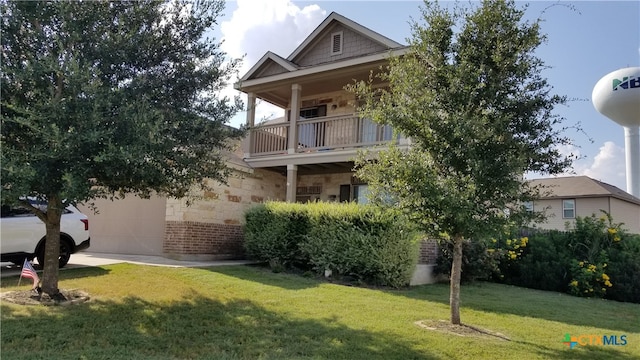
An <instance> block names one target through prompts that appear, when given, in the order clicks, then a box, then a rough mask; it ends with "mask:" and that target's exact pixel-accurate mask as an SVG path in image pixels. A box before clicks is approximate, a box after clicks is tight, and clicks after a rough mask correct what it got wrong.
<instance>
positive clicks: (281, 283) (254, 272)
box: [203, 265, 322, 290]
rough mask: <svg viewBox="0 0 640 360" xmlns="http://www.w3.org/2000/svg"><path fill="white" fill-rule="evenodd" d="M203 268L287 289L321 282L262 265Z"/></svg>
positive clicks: (302, 287) (303, 287) (314, 285)
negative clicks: (272, 269)
mask: <svg viewBox="0 0 640 360" xmlns="http://www.w3.org/2000/svg"><path fill="white" fill-rule="evenodd" d="M203 269H206V270H210V271H212V272H216V273H220V274H224V275H227V276H232V277H235V278H238V279H242V280H247V281H254V282H259V283H261V284H263V285H268V286H276V287H279V288H282V289H287V290H303V289H309V288H313V287H317V286H318V285H320V284H321V283H322V282H321V281H318V279H316V278H312V277H304V276H302V274H292V273H287V272H281V273H274V272H273V271H271V269H270V268H269V267H268V266H264V265H244V266H214V267H207V268H203Z"/></svg>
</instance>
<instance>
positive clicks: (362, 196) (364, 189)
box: [353, 185, 369, 205]
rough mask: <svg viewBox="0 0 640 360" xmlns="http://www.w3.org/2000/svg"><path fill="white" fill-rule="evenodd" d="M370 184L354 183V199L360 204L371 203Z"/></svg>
mask: <svg viewBox="0 0 640 360" xmlns="http://www.w3.org/2000/svg"><path fill="white" fill-rule="evenodd" d="M368 195H369V186H368V185H353V200H354V201H355V202H357V203H358V204H363V205H364V204H368V203H369V198H368Z"/></svg>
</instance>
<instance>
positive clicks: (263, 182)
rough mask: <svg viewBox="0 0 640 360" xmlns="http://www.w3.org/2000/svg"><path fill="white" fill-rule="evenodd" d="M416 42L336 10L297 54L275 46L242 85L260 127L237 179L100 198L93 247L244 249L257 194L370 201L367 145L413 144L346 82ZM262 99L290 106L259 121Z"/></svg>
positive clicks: (428, 250) (216, 253)
mask: <svg viewBox="0 0 640 360" xmlns="http://www.w3.org/2000/svg"><path fill="white" fill-rule="evenodd" d="M407 50H408V48H407V47H406V46H403V45H401V44H399V43H397V42H395V41H393V40H391V39H389V38H386V37H384V36H382V35H380V34H378V33H376V32H374V31H372V30H370V29H368V28H366V27H364V26H362V25H360V24H358V23H356V22H354V21H351V20H349V19H347V18H345V17H343V16H341V15H339V14H336V13H331V14H330V15H329V16H328V17H327V18H326V19H325V20H324V21H323V22H322V23H321V24H320V25H319V26H318V27H317V28H316V29H315V30H314V31H313V32H312V33H311V34H310V35H309V36H308V37H307V38H306V40H304V41H303V42H302V43H301V44H300V46H298V48H296V49H295V50H294V51H293V52H292V53H291V54H290V55H289V56H288V57H287V58H283V57H281V56H279V55H277V54H274V53H272V52H267V53H266V54H265V55H264V56H263V57H262V58H261V59H260V60H259V61H258V62H257V63H256V64H255V65H254V66H253V67H252V68H251V69H250V70H249V71H248V72H247V73H246V74H245V75H244V76H242V78H241V79H240V80H239V81H238V83H237V84H236V85H235V87H236V89H237V90H239V91H242V92H244V93H246V94H247V97H248V104H247V109H248V111H247V120H246V121H247V124H248V125H249V126H250V127H251V131H250V132H249V135H248V137H247V139H245V140H244V141H243V143H242V146H241V147H240V148H239V149H238V151H236V152H235V153H232V154H227V163H228V164H229V165H230V166H231V167H232V168H233V169H234V173H233V175H232V176H231V177H230V178H229V180H228V184H227V185H219V184H212V185H214V186H215V189H216V190H215V191H212V192H207V193H204V194H200V195H201V196H202V199H201V200H199V201H196V202H194V203H193V204H191V205H190V206H187V204H186V201H185V200H182V199H177V200H176V199H166V198H163V197H155V198H152V199H150V200H141V199H138V198H135V197H129V198H127V199H125V200H119V201H116V202H109V201H98V202H97V205H98V208H99V209H100V214H98V215H91V212H90V211H87V213H88V214H89V216H90V217H91V218H92V219H91V224H92V247H91V250H92V251H97V252H117V253H130V254H147V255H162V256H167V257H172V258H178V259H198V258H201V259H211V258H234V257H239V256H242V222H243V218H244V212H245V211H246V210H247V209H248V208H249V207H251V206H254V205H255V204H257V203H261V202H263V201H266V200H286V201H289V202H295V201H298V202H306V201H316V200H321V201H359V202H362V201H365V200H366V196H365V195H366V184H362V183H360V182H359V181H358V180H357V179H356V178H355V177H354V176H353V171H352V169H353V165H354V164H353V159H354V158H355V156H356V155H357V153H358V151H360V150H362V149H373V148H374V146H376V145H381V144H385V143H388V142H390V141H393V142H396V143H398V145H399V146H408V140H406V139H404V138H402V137H397V136H395V135H394V134H393V131H392V129H391V128H390V127H388V126H381V125H378V124H375V123H373V122H372V121H370V120H368V119H366V118H362V117H361V116H359V114H358V113H357V112H356V103H357V99H356V98H355V96H354V95H353V94H351V93H349V92H347V91H345V90H344V87H345V85H347V84H350V83H353V82H354V81H356V80H367V79H369V77H370V75H371V73H372V72H374V73H375V72H377V71H380V69H381V67H383V66H385V65H386V64H387V63H388V59H389V57H390V56H398V55H402V54H404V53H405V52H406V51H407ZM376 86H385V84H382V83H378V84H376ZM258 99H260V100H262V101H266V102H269V103H271V104H274V105H276V106H279V107H280V108H282V109H283V113H284V114H286V115H285V116H284V117H283V118H280V119H275V120H271V121H267V122H265V123H263V124H258V123H257V122H256V119H255V105H256V101H257V100H258ZM435 256H436V246H435V244H434V243H430V245H429V246H423V247H422V249H421V259H420V260H421V263H422V264H426V263H434V262H435ZM424 274H427V273H424V272H423V275H424ZM427 275H428V274H427ZM424 281H428V280H424V279H422V280H420V279H417V280H416V281H414V282H416V283H417V282H424Z"/></svg>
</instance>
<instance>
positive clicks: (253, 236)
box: [244, 202, 309, 270]
mask: <svg viewBox="0 0 640 360" xmlns="http://www.w3.org/2000/svg"><path fill="white" fill-rule="evenodd" d="M245 220H246V224H245V228H244V247H245V250H246V252H247V255H248V256H249V257H251V258H253V259H256V260H259V261H265V262H269V264H270V265H271V268H272V269H274V270H276V269H278V270H281V267H285V268H291V267H304V264H306V263H308V259H307V258H305V257H304V255H303V254H302V253H301V251H300V248H299V244H300V243H301V242H302V241H303V239H304V238H305V236H306V235H307V232H308V230H309V219H308V215H307V214H306V211H305V208H304V207H303V206H302V205H300V204H285V203H278V202H271V203H266V204H261V205H258V206H255V207H253V208H251V209H249V210H248V211H247V212H246V213H245Z"/></svg>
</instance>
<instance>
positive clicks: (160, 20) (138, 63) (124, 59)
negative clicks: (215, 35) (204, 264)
mask: <svg viewBox="0 0 640 360" xmlns="http://www.w3.org/2000/svg"><path fill="white" fill-rule="evenodd" d="M0 6H1V9H2V40H1V41H2V65H1V66H2V74H1V77H2V90H1V95H2V99H1V104H2V109H1V112H2V129H1V131H2V137H1V138H0V141H1V146H2V198H3V202H4V203H7V202H13V203H16V202H20V201H22V202H23V203H24V205H26V206H29V204H28V202H26V201H24V199H25V197H35V198H38V199H40V200H44V201H46V202H47V203H48V206H47V210H46V212H43V211H41V210H39V209H37V208H34V207H31V210H32V211H33V212H34V213H35V214H36V215H37V216H38V217H39V218H40V219H41V220H42V221H43V222H44V223H45V224H46V229H47V237H46V250H45V264H44V276H43V282H42V288H43V291H44V292H46V293H48V294H50V295H53V296H55V295H59V290H58V254H59V242H60V217H61V213H62V211H63V209H64V208H65V206H66V205H67V204H68V203H72V202H86V201H89V200H90V199H94V198H100V197H103V198H104V197H106V198H113V197H121V196H124V194H137V195H139V196H141V197H148V196H150V195H151V194H152V193H157V194H161V195H166V196H170V197H184V196H187V195H189V192H190V191H191V190H193V189H194V186H195V188H197V187H198V186H200V187H206V186H208V185H207V184H208V182H207V180H206V179H213V180H217V181H225V179H226V176H227V175H228V169H227V168H226V166H225V162H224V159H223V158H222V157H221V152H222V151H224V150H225V149H228V148H229V146H230V141H229V139H230V138H236V137H238V136H240V131H238V130H235V129H233V128H230V127H228V126H226V125H225V123H226V122H227V121H228V120H229V119H230V117H231V116H233V114H235V113H236V111H237V110H238V109H239V107H241V106H242V104H241V103H240V102H239V100H238V99H234V100H231V99H228V98H225V97H220V96H219V90H220V89H221V88H223V87H224V86H225V84H226V82H227V81H230V80H232V79H231V77H232V76H234V75H235V74H236V70H237V66H238V61H237V60H230V61H229V60H227V59H226V58H225V54H224V53H223V52H221V51H220V49H219V43H217V42H216V41H215V40H214V39H212V38H209V37H208V34H209V33H208V31H209V30H210V29H211V28H212V26H214V25H215V24H216V19H217V17H218V15H219V14H220V12H221V11H222V9H223V7H224V2H223V1H202V2H197V3H192V2H187V1H184V2H183V1H173V2H160V1H147V0H143V1H139V0H136V1H113V2H110V1H82V2H80V1H47V2H44V1H24V2H20V1H6V0H3V1H2V2H0Z"/></svg>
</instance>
